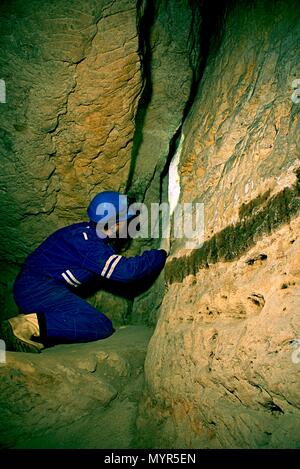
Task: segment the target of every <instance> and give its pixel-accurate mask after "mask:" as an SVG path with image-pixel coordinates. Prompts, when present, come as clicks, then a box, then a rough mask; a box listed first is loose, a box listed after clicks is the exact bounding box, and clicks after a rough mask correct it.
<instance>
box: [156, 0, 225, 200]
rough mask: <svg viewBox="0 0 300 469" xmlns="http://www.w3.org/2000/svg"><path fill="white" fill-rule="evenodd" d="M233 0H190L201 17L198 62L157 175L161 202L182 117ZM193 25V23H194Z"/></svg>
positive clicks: (217, 42)
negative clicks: (160, 170) (160, 171)
mask: <svg viewBox="0 0 300 469" xmlns="http://www.w3.org/2000/svg"><path fill="white" fill-rule="evenodd" d="M233 3H234V1H233V0H228V1H227V2H226V1H224V2H222V3H220V2H219V1H217V0H203V1H202V2H199V1H198V0H189V4H190V7H191V9H192V10H193V17H194V18H195V17H196V15H198V16H199V17H201V18H202V22H201V26H200V27H199V35H200V39H199V45H200V47H198V49H199V50H198V60H197V65H196V66H193V65H191V67H192V71H193V78H192V84H191V89H190V94H189V97H188V99H187V102H186V104H185V107H184V110H183V114H182V122H181V125H180V126H179V127H178V129H177V130H176V132H175V133H174V135H173V137H172V138H171V140H170V144H169V152H168V155H167V158H166V163H165V166H164V168H163V171H162V173H161V175H160V194H159V199H160V202H162V198H163V187H164V181H165V177H166V176H167V175H168V171H169V166H170V163H171V160H172V158H173V156H174V155H175V153H176V151H177V148H178V145H179V141H180V137H181V131H182V127H183V124H184V121H185V119H186V117H187V116H188V113H189V111H190V109H191V107H192V105H193V103H194V101H195V98H196V96H197V93H198V91H199V87H200V85H201V80H202V78H203V75H204V71H205V68H206V66H207V63H208V59H209V58H210V57H214V56H215V55H216V53H217V51H218V49H219V47H220V44H221V42H222V37H223V32H224V22H225V19H226V16H227V13H228V10H230V9H231V7H232V4H233ZM194 23H195V21H194ZM192 27H194V25H193V26H192ZM195 47H197V45H195V44H194V45H193V47H192V49H195ZM192 53H195V50H192Z"/></svg>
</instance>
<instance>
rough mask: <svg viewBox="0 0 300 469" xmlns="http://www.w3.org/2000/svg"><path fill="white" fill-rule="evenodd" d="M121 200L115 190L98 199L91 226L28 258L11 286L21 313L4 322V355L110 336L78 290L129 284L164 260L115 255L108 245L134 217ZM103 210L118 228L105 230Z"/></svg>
mask: <svg viewBox="0 0 300 469" xmlns="http://www.w3.org/2000/svg"><path fill="white" fill-rule="evenodd" d="M124 199H126V196H124V195H122V194H119V193H118V192H113V191H105V192H101V193H99V194H97V195H96V196H95V197H94V199H93V200H92V201H91V203H90V205H89V207H88V216H89V219H90V220H89V222H82V223H76V224H73V225H70V226H67V227H65V228H62V229H59V230H58V231H56V232H55V233H53V234H52V235H51V236H49V238H47V239H46V240H45V241H44V242H43V243H42V244H41V245H40V246H39V247H38V248H37V249H36V250H35V251H34V252H33V253H32V254H30V255H29V256H28V257H27V259H26V261H25V263H24V265H23V267H22V269H21V272H20V273H19V275H18V276H17V278H16V281H15V284H14V299H15V302H16V304H17V305H18V307H19V308H20V310H21V311H22V313H23V314H20V315H18V316H16V317H14V318H10V319H8V320H6V321H3V322H2V327H1V335H2V338H3V339H4V340H5V342H6V347H7V350H15V351H29V352H40V351H41V350H42V349H43V348H45V347H47V346H51V345H53V344H55V343H62V342H64V343H68V342H86V341H92V340H99V339H104V338H106V337H109V336H110V335H111V334H113V332H114V328H113V325H112V322H111V321H110V319H108V318H107V317H106V316H105V315H104V314H103V313H102V312H100V311H98V310H97V309H96V308H94V307H93V306H91V305H90V304H88V303H87V302H86V301H84V300H83V299H82V298H80V297H79V296H78V295H76V289H78V288H79V287H80V286H81V285H85V284H87V283H89V282H90V281H91V280H92V279H93V278H94V277H95V276H98V278H105V279H107V280H109V281H114V282H121V283H131V282H135V281H138V280H139V281H140V280H142V279H143V278H146V277H147V276H149V275H155V274H159V272H160V271H161V269H162V268H163V266H164V264H165V261H166V257H167V255H168V253H167V252H166V250H164V249H151V250H147V251H145V252H144V253H143V254H142V255H140V256H132V257H124V256H121V255H118V254H116V252H115V251H114V249H113V248H112V245H111V240H112V239H113V238H115V236H116V235H117V234H118V232H119V230H120V227H121V226H122V224H124V223H127V222H128V221H130V220H131V219H132V218H133V217H135V216H136V213H130V211H129V212H128V211H127V202H126V207H125V206H124ZM106 206H110V207H113V208H114V210H115V214H116V218H115V221H116V223H113V224H110V225H109V227H108V228H104V225H103V221H104V220H105V217H104V215H103V210H102V211H101V210H99V207H102V208H103V207H106ZM106 213H107V212H106ZM101 223H102V224H101ZM99 225H100V229H99Z"/></svg>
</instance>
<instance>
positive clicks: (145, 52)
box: [126, 0, 155, 198]
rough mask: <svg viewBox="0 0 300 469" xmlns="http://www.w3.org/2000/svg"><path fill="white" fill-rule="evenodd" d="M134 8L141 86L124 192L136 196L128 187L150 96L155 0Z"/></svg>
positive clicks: (129, 186)
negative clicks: (151, 37)
mask: <svg viewBox="0 0 300 469" xmlns="http://www.w3.org/2000/svg"><path fill="white" fill-rule="evenodd" d="M136 8H137V31H138V37H139V56H140V60H141V67H142V80H143V87H142V92H141V95H140V100H139V104H138V108H137V112H136V116H135V132H134V136H133V146H132V152H131V162H130V169H129V173H128V179H127V183H126V193H128V194H129V195H130V196H131V197H134V198H136V197H138V194H131V193H130V188H131V185H132V182H133V177H134V173H135V167H136V160H137V156H138V152H139V148H140V145H141V143H142V140H143V126H144V120H145V115H146V112H147V108H148V105H149V103H150V101H151V96H152V79H151V56H152V52H151V45H150V31H151V27H152V25H153V23H154V20H155V0H137V6H136Z"/></svg>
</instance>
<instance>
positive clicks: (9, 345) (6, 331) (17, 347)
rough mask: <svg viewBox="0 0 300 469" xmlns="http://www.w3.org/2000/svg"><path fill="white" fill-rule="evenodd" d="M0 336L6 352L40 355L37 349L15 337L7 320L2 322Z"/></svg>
mask: <svg viewBox="0 0 300 469" xmlns="http://www.w3.org/2000/svg"><path fill="white" fill-rule="evenodd" d="M1 336H2V339H3V340H4V341H5V345H6V350H7V351H11V352H31V353H41V350H40V349H39V348H37V347H35V346H34V345H31V344H28V343H27V342H24V341H23V340H21V339H19V338H18V337H16V336H15V334H14V331H13V328H12V326H11V324H10V323H9V321H8V320H6V321H3V322H2V324H1Z"/></svg>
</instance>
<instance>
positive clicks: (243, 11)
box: [139, 1, 300, 448]
mask: <svg viewBox="0 0 300 469" xmlns="http://www.w3.org/2000/svg"><path fill="white" fill-rule="evenodd" d="M287 4H289V7H287ZM233 5H234V6H233V7H232V8H229V9H228V11H227V13H226V15H225V17H224V28H223V34H222V35H221V37H220V38H219V47H218V48H217V47H215V48H214V49H212V50H211V53H210V55H209V57H208V62H207V66H206V68H205V70H204V74H203V77H202V80H201V83H200V87H199V90H198V94H197V97H196V100H195V102H194V104H193V107H192V109H191V112H190V113H189V115H188V118H187V119H186V121H185V123H184V125H183V134H184V136H185V140H184V143H183V148H182V153H181V157H180V162H179V175H180V189H181V195H180V201H181V202H193V201H199V202H204V208H205V242H204V244H203V246H202V248H200V249H197V250H194V251H188V250H187V249H185V248H184V244H183V241H182V240H174V242H173V244H172V251H171V252H172V256H171V258H170V259H169V260H168V264H167V266H166V280H167V282H168V290H167V292H166V294H165V296H164V299H163V302H162V305H161V310H160V317H159V321H158V324H157V327H156V329H155V333H154V336H153V337H152V339H151V341H150V345H149V349H148V354H147V358H146V368H145V371H146V384H147V386H146V390H145V394H144V396H143V399H142V400H141V408H140V419H139V426H140V429H141V432H142V431H143V430H144V439H142V440H141V445H145V446H147V445H149V446H150V447H153V446H154V447H155V446H160V447H174V448H176V447H191V448H195V447H205V448H219V447H223V448H224V447H243V448H245V447H265V448H269V447H299V446H300V425H299V422H300V419H299V417H300V400H299V390H300V379H299V378H300V374H299V373H300V368H299V367H300V365H299V363H298V362H297V363H296V362H293V360H292V353H293V351H294V349H293V347H292V341H293V340H295V339H298V338H299V337H300V322H299V305H300V257H299V253H300V240H299V228H300V220H299V215H298V214H299V209H300V189H299V170H298V171H297V168H298V167H299V159H298V158H299V111H300V108H299V104H296V103H294V102H293V101H292V100H291V94H292V91H293V90H292V87H291V83H292V81H293V80H294V79H295V78H299V76H300V70H299V63H298V59H297V52H296V51H297V48H296V42H297V41H298V40H299V34H300V30H299V4H298V2H267V1H265V2H252V3H251V4H250V3H249V4H247V3H246V2H240V3H239V2H233Z"/></svg>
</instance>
